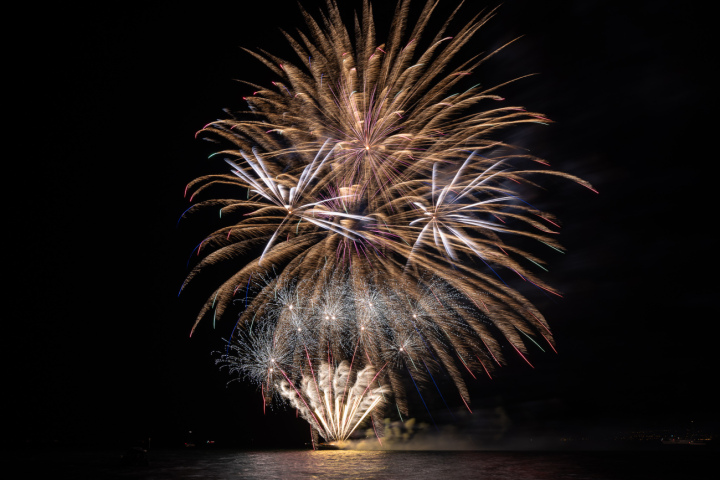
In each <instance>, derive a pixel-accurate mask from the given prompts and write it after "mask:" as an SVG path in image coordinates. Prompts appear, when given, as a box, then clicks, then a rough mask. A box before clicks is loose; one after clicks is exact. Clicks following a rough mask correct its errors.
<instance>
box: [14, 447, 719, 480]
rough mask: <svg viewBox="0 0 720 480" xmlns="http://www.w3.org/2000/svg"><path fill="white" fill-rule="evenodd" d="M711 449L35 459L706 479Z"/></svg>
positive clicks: (222, 468)
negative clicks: (704, 450)
mask: <svg viewBox="0 0 720 480" xmlns="http://www.w3.org/2000/svg"><path fill="white" fill-rule="evenodd" d="M710 453H712V452H667V453H664V452H564V453H561V452H550V453H539V452H483V451H464V452H448V451H432V452H429V451H315V452H314V451H305V450H302V451H255V452H253V451H231V450H192V451H191V450H167V451H153V452H151V454H150V456H149V460H150V465H148V466H122V465H121V464H120V461H119V455H118V454H117V453H114V452H102V453H98V452H92V453H90V452H84V453H83V452H65V453H64V454H62V455H61V454H59V453H57V452H56V453H54V454H53V455H52V456H48V455H47V454H42V453H37V454H34V457H35V458H31V459H28V461H30V462H31V463H32V465H35V466H36V467H37V466H43V467H45V468H43V470H44V473H51V474H52V476H53V477H54V478H93V479H111V480H112V479H143V480H165V479H227V478H237V479H262V480H270V479H283V480H285V479H315V478H317V479H358V480H361V479H362V480H370V479H414V478H419V479H442V480H462V479H484V480H488V479H498V480H505V479H507V480H551V479H552V480H563V479H572V480H600V479H607V480H613V479H617V480H642V479H652V480H658V479H671V478H672V479H695V478H712V476H710V477H707V476H706V470H707V472H709V471H710V470H709V469H710V468H711V467H712V468H713V469H714V466H713V463H714V460H713V456H712V455H711V454H710Z"/></svg>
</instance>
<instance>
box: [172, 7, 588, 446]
mask: <svg viewBox="0 0 720 480" xmlns="http://www.w3.org/2000/svg"><path fill="white" fill-rule="evenodd" d="M435 8H436V2H434V1H433V0H430V1H427V2H426V3H425V4H424V6H423V7H422V8H421V9H420V10H419V15H418V16H417V18H415V17H413V18H412V19H411V18H410V2H409V0H399V3H398V6H397V9H396V17H395V19H394V21H393V24H392V26H391V28H390V32H389V35H388V37H387V41H386V42H384V43H379V42H377V40H376V29H375V26H374V22H373V15H372V8H371V6H370V4H369V2H368V1H364V2H363V8H362V13H361V14H360V15H359V16H358V20H357V21H356V25H355V32H354V35H353V34H351V32H349V31H348V30H347V28H346V27H345V25H344V24H343V22H342V20H341V14H340V11H339V9H338V7H337V4H336V2H335V0H328V3H327V8H326V13H325V14H323V16H322V17H321V20H320V21H316V20H315V19H314V18H313V17H312V16H311V15H309V14H308V13H307V12H305V11H304V10H303V17H304V18H305V21H306V24H307V30H308V33H303V32H299V33H298V34H297V35H296V36H295V37H293V36H291V35H289V34H285V36H286V38H287V40H288V42H289V43H290V46H291V47H292V49H293V50H294V52H295V54H297V56H298V59H299V61H298V63H293V62H290V61H287V60H285V59H281V58H278V57H275V56H273V55H271V54H268V53H265V52H263V53H254V52H249V53H250V54H251V55H252V56H253V57H255V58H256V59H257V60H259V61H260V62H262V63H263V64H264V65H265V66H267V67H268V68H269V69H270V70H271V71H272V72H273V73H274V74H275V75H276V76H277V81H274V82H272V86H271V87H268V88H265V87H262V86H257V85H253V84H249V83H248V85H251V86H252V88H253V89H254V93H253V95H252V96H249V97H244V98H245V100H246V101H247V104H248V111H245V112H238V113H237V114H234V115H233V117H232V118H230V119H225V120H218V121H215V122H212V123H210V124H208V125H206V126H205V127H204V128H203V129H202V130H201V131H200V132H199V134H200V135H207V136H210V137H215V138H217V137H219V138H220V139H221V140H223V141H225V142H227V143H228V144H229V147H228V148H227V149H225V150H222V151H220V152H217V153H216V154H214V155H220V156H222V157H223V158H224V160H225V162H226V163H227V164H228V165H229V166H230V168H231V173H229V174H224V175H208V176H203V177H200V178H198V179H196V180H193V181H192V182H190V184H188V186H187V188H186V194H190V199H191V201H194V200H195V199H196V198H197V199H201V200H200V201H199V202H198V203H196V204H194V205H192V206H191V207H190V208H188V209H187V210H186V211H185V212H184V213H183V214H182V216H181V219H182V218H184V217H188V216H191V215H192V214H194V213H195V212H196V211H198V210H201V209H203V208H214V209H216V208H219V209H220V220H221V221H222V222H223V223H224V225H225V226H223V227H222V228H220V229H218V230H216V231H215V232H213V233H211V234H210V235H209V236H208V237H206V238H205V239H204V240H203V241H202V242H200V243H199V244H198V246H197V247H196V250H197V255H198V256H200V255H204V256H203V257H201V260H200V261H199V262H198V263H197V264H196V265H195V267H194V268H193V269H192V270H191V272H190V273H189V274H188V276H187V278H186V280H185V283H184V284H183V287H182V288H181V291H182V290H183V289H185V288H186V287H187V286H188V285H189V284H190V283H191V282H193V281H194V280H195V279H196V278H197V277H198V276H203V275H205V272H206V271H207V270H212V269H211V268H209V267H213V266H215V265H219V264H229V265H233V266H235V267H236V270H235V273H233V274H232V275H231V276H230V277H229V278H227V279H225V280H224V281H223V282H222V283H221V285H220V286H219V287H218V288H217V289H216V290H215V291H213V292H212V293H211V294H210V295H209V297H208V301H207V302H206V303H205V305H204V306H203V307H202V309H201V310H200V313H199V315H198V317H197V320H196V323H195V325H194V326H193V328H192V331H195V328H196V327H197V325H198V323H199V322H200V321H201V319H202V318H204V317H207V316H210V315H212V317H213V319H214V320H215V319H221V318H222V317H223V316H224V315H225V316H227V315H226V314H232V313H239V317H238V319H237V321H236V323H235V325H234V328H233V334H232V338H231V339H230V341H229V344H228V347H227V349H226V352H225V354H224V355H223V356H221V358H220V359H219V362H220V363H222V364H223V365H224V366H227V367H228V368H229V370H230V371H231V372H232V373H238V374H239V375H240V376H241V377H242V378H246V379H248V380H250V381H252V382H255V383H256V384H258V385H260V386H261V390H262V392H263V395H264V398H265V399H266V401H270V399H272V398H275V399H280V400H285V401H287V402H289V403H290V404H292V405H294V406H296V408H297V409H298V411H299V412H300V413H301V414H302V415H303V418H305V419H306V420H307V421H308V422H310V424H311V425H312V428H313V429H315V430H316V431H317V432H319V433H320V434H321V435H322V436H323V437H324V438H326V439H330V438H340V437H346V436H347V435H349V431H348V430H350V431H352V429H354V428H356V427H357V426H358V425H359V423H360V422H361V421H362V420H363V419H364V418H366V417H367V416H368V415H370V416H373V415H375V416H376V417H375V419H374V420H375V421H373V422H372V424H373V427H374V428H375V427H376V424H380V422H378V421H377V420H380V417H379V415H380V412H381V410H382V407H383V406H384V405H386V404H389V400H388V399H390V398H392V400H393V403H395V404H396V407H397V410H398V414H400V415H402V414H407V413H408V405H407V401H406V398H405V385H406V384H407V385H409V382H408V381H407V380H408V379H409V380H410V381H411V382H412V384H413V385H414V386H415V388H417V389H418V393H420V390H421V389H420V387H421V386H422V385H424V384H428V383H430V382H429V381H432V383H433V384H435V386H436V387H437V383H436V382H435V377H434V376H433V373H434V372H436V373H441V374H442V375H444V376H446V377H449V378H450V379H452V381H453V382H454V384H455V386H456V387H457V391H458V394H459V396H460V398H461V400H462V402H463V403H464V404H465V406H467V407H468V410H469V409H470V408H469V402H470V397H469V393H468V390H467V386H466V384H465V376H466V375H467V373H465V371H467V372H469V374H470V375H471V376H472V377H473V378H474V377H475V375H474V373H473V372H474V371H475V372H479V371H485V372H486V373H487V374H488V376H489V375H490V371H489V368H490V367H492V366H493V364H498V365H499V364H501V363H502V362H503V357H502V355H501V351H500V350H501V345H500V342H499V341H498V339H500V340H501V341H503V342H507V343H509V344H510V346H512V349H508V351H514V352H517V354H518V355H519V357H520V358H522V360H524V361H526V362H528V364H529V363H530V362H529V361H528V360H527V357H526V355H527V354H528V351H527V347H526V342H529V343H528V345H536V346H538V347H539V348H541V347H540V346H539V343H538V342H536V341H535V340H534V337H538V338H539V337H540V336H542V337H543V338H544V339H545V341H547V343H549V344H550V346H551V347H552V348H553V350H554V349H555V346H554V341H553V338H552V335H551V333H550V330H549V328H548V325H547V322H546V321H545V319H544V317H543V316H542V314H541V313H540V312H539V311H538V310H537V309H536V308H535V307H534V306H533V305H532V304H531V303H530V302H529V301H528V300H527V299H526V298H525V297H524V296H523V295H522V294H521V293H520V292H519V291H517V290H516V289H514V288H513V287H511V286H509V285H508V283H506V281H505V280H504V278H507V277H506V276H505V275H504V273H505V272H514V273H515V274H517V276H519V277H520V278H521V279H522V280H523V281H527V282H529V284H531V285H534V286H535V287H537V288H538V289H541V290H542V291H543V292H548V293H551V294H554V295H559V293H558V292H556V291H555V290H554V289H553V288H552V287H551V286H549V285H547V284H546V283H545V282H544V281H543V280H542V279H541V278H539V276H538V275H537V274H536V273H535V272H538V273H542V272H541V270H542V271H544V270H546V267H545V264H544V262H543V261H542V259H540V258H538V257H537V256H536V255H534V254H533V253H531V252H530V251H528V250H527V249H526V248H527V247H526V246H525V245H527V244H528V242H527V241H528V240H531V241H537V242H539V243H542V244H544V245H545V246H547V247H550V248H552V249H555V250H557V251H559V252H562V247H561V246H560V244H559V243H558V242H557V241H556V240H555V238H554V236H555V235H556V234H557V230H556V229H557V228H558V227H559V225H558V222H557V221H556V219H555V218H554V217H553V216H552V215H550V214H548V213H546V212H542V211H540V210H539V209H538V208H536V207H535V206H533V205H531V204H530V203H528V202H527V201H525V200H523V198H522V191H524V190H525V189H528V188H535V187H538V186H539V181H540V180H542V178H543V177H546V176H548V175H550V176H559V177H562V178H565V179H569V180H571V181H574V182H577V183H579V184H581V185H583V186H585V187H587V188H590V189H591V190H592V187H591V186H590V185H589V184H588V183H587V182H585V181H583V180H581V179H578V178H576V177H573V176H571V175H568V174H565V173H562V172H558V171H554V170H551V169H549V168H548V164H547V162H545V161H544V160H541V159H539V158H536V157H534V156H532V155H530V154H529V153H528V152H527V151H524V150H520V149H516V148H514V147H512V146H511V145H508V144H506V143H504V142H503V141H502V140H501V139H498V138H497V137H498V134H499V133H501V132H502V130H503V129H506V128H508V127H513V126H518V125H522V124H528V123H547V122H548V121H549V120H548V119H547V118H545V117H544V116H543V115H540V114H537V113H533V112H528V111H526V110H525V109H524V108H522V107H517V106H512V105H505V104H504V103H503V102H504V101H505V99H504V98H502V97H500V96H498V95H496V93H495V92H496V90H497V89H498V88H500V87H502V86H503V85H498V86H494V87H491V88H485V89H483V88H480V87H479V86H477V85H475V86H471V87H469V88H468V87H467V85H465V83H464V82H466V81H467V78H469V77H470V76H472V75H473V72H474V71H475V70H476V69H477V68H479V67H480V66H481V65H482V64H483V62H485V61H486V60H487V59H488V58H489V57H490V56H492V55H494V54H495V53H496V52H497V51H495V52H492V53H490V54H489V55H481V56H476V57H473V58H471V59H470V60H468V61H464V62H463V61H460V60H459V59H458V55H459V53H460V52H461V51H462V50H463V48H465V47H467V45H468V42H470V41H471V39H472V38H473V36H474V34H475V33H476V32H477V31H478V29H479V28H480V27H481V26H482V25H483V24H485V23H486V22H487V21H488V20H489V19H490V18H492V16H493V15H494V11H491V12H489V13H487V14H485V15H478V16H475V17H474V18H472V19H471V20H469V21H467V22H466V23H465V24H464V25H461V26H460V28H459V29H458V30H457V31H456V32H455V34H454V35H452V36H448V35H446V32H445V30H446V28H448V26H449V25H451V24H452V23H451V22H450V20H452V19H453V17H454V16H455V13H457V10H456V12H455V13H453V15H452V16H451V18H450V19H448V21H447V22H445V25H444V26H443V28H442V29H441V30H440V31H439V32H436V34H435V35H434V37H429V36H428V35H427V29H428V28H429V25H430V20H431V18H432V15H433V11H434V9H435ZM219 185H222V186H223V187H224V188H225V189H227V188H235V189H237V192H238V193H237V195H236V196H235V198H225V199H217V198H212V192H213V191H214V190H213V189H214V188H215V187H217V186H219ZM521 188H522V189H523V190H522V191H521V190H520V189H521ZM593 191H594V190H593ZM519 241H522V242H519ZM518 243H520V244H521V245H523V246H522V247H520V246H518ZM536 269H538V270H536ZM513 277H515V275H513ZM234 302H237V304H238V307H243V308H242V311H241V312H238V309H237V308H232V306H233V304H234ZM313 364H314V365H316V366H318V368H317V369H316V368H314V367H313ZM381 365H387V367H383V368H378V367H380V366H381ZM423 367H424V368H423ZM353 369H355V370H354V371H353ZM411 370H412V372H411ZM363 372H377V373H374V374H373V375H370V374H369V373H363ZM331 377H332V378H336V380H337V382H340V383H337V384H336V385H334V384H333V380H331ZM369 377H372V378H371V379H369ZM351 379H353V380H352V381H351ZM353 381H354V382H355V383H352V382H353ZM363 382H364V383H363ZM368 382H369V383H368ZM358 384H360V385H364V387H363V389H361V390H362V392H360V391H359V390H358V388H359V387H357V385H358ZM371 384H372V386H371ZM298 385H299V386H300V387H299V388H296V386H298ZM351 385H353V386H351ZM438 391H439V388H438ZM441 396H442V394H441ZM378 398H382V400H378ZM421 398H422V394H421ZM442 400H443V402H445V403H446V399H445V396H442ZM424 401H425V400H424V399H423V402H424ZM446 404H447V403H446ZM353 412H355V413H353ZM358 419H359V420H358Z"/></svg>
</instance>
